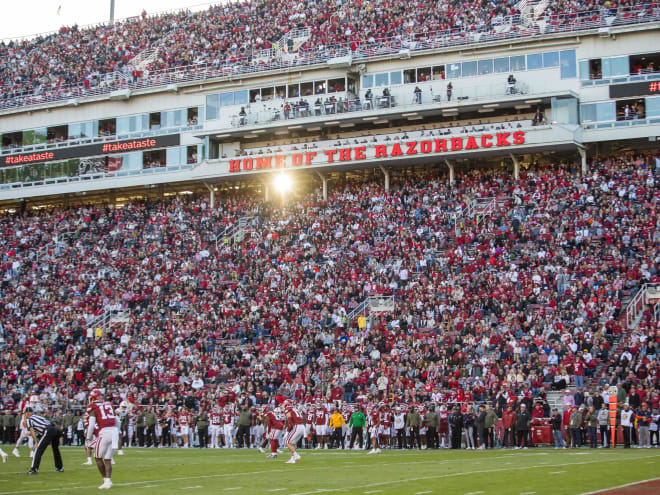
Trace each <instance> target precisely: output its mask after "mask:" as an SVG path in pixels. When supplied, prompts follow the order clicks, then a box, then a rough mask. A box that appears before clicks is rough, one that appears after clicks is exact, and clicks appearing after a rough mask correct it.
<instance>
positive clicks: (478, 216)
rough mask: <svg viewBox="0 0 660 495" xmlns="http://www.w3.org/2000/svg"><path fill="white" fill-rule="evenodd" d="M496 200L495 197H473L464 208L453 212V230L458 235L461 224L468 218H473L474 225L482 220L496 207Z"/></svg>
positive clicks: (461, 228)
mask: <svg viewBox="0 0 660 495" xmlns="http://www.w3.org/2000/svg"><path fill="white" fill-rule="evenodd" d="M497 206H498V201H497V198H495V197H490V198H475V199H473V200H472V201H470V202H469V203H468V205H467V206H466V207H465V208H462V209H461V210H459V211H457V212H455V213H454V231H455V233H456V235H460V233H461V231H462V230H463V225H464V224H465V222H466V221H468V220H474V221H475V222H476V225H479V224H480V223H481V222H483V220H484V218H486V217H487V216H490V215H492V214H493V213H494V212H495V210H496V209H497Z"/></svg>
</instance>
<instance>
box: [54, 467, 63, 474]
mask: <svg viewBox="0 0 660 495" xmlns="http://www.w3.org/2000/svg"><path fill="white" fill-rule="evenodd" d="M55 472H56V473H63V472H64V468H59V469H56V470H55Z"/></svg>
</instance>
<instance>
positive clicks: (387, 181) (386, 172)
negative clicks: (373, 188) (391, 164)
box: [378, 165, 390, 192]
mask: <svg viewBox="0 0 660 495" xmlns="http://www.w3.org/2000/svg"><path fill="white" fill-rule="evenodd" d="M378 168H379V169H380V171H381V172H383V175H384V176H385V191H387V192H389V190H390V172H389V170H387V169H386V168H385V167H383V166H382V165H378Z"/></svg>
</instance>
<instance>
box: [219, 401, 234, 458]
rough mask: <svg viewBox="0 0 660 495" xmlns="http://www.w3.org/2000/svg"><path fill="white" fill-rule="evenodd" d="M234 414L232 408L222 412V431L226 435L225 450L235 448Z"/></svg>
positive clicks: (226, 408) (227, 407)
mask: <svg viewBox="0 0 660 495" xmlns="http://www.w3.org/2000/svg"><path fill="white" fill-rule="evenodd" d="M234 417H235V416H234V413H233V412H232V410H231V407H229V406H226V407H225V410H224V411H223V412H222V429H223V431H224V434H225V448H226V449H230V448H232V447H233V446H234Z"/></svg>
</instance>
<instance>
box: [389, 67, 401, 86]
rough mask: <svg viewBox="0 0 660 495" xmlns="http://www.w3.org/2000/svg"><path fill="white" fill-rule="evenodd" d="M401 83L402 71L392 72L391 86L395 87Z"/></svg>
mask: <svg viewBox="0 0 660 495" xmlns="http://www.w3.org/2000/svg"><path fill="white" fill-rule="evenodd" d="M401 81H402V78H401V71H400V70H396V71H394V72H390V84H391V85H392V86H394V85H395V84H402V83H401Z"/></svg>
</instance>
